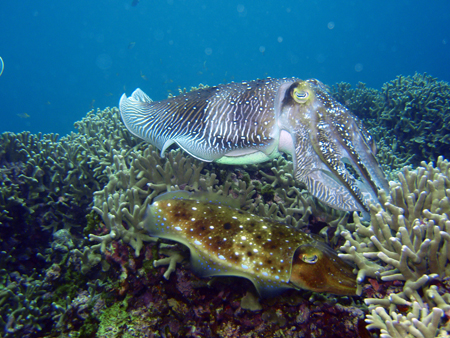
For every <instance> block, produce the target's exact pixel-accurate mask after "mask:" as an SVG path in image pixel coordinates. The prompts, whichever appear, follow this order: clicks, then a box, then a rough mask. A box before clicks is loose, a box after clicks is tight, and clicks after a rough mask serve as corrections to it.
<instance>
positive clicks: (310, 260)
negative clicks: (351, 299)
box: [289, 242, 356, 295]
mask: <svg viewBox="0 0 450 338" xmlns="http://www.w3.org/2000/svg"><path fill="white" fill-rule="evenodd" d="M289 282H290V283H292V284H293V285H294V286H296V287H298V288H301V289H307V290H311V291H316V292H328V293H333V294H336V295H355V294H356V276H355V274H353V267H352V266H351V265H350V264H348V263H347V262H345V261H343V260H342V259H340V258H339V257H338V255H337V254H336V252H334V251H333V250H332V249H331V248H329V247H328V246H327V245H326V244H324V243H322V242H316V243H313V244H304V245H301V246H300V247H298V248H297V250H296V251H295V254H294V257H293V259H292V268H291V276H290V279H289Z"/></svg>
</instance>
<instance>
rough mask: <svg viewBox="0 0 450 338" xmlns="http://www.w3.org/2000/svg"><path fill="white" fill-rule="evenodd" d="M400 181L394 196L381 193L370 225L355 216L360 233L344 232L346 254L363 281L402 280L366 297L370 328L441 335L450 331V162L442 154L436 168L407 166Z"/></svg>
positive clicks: (394, 333)
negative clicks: (355, 266) (370, 279)
mask: <svg viewBox="0 0 450 338" xmlns="http://www.w3.org/2000/svg"><path fill="white" fill-rule="evenodd" d="M398 180H399V182H391V184H390V189H391V191H390V195H389V196H387V195H386V194H383V193H382V194H381V195H380V203H381V205H379V204H378V205H376V206H375V205H371V222H370V224H364V223H363V222H361V221H360V220H359V218H358V216H357V215H354V219H355V224H356V226H355V228H356V231H354V232H353V233H350V232H344V233H343V236H344V237H345V239H346V242H345V244H344V245H343V246H342V247H341V250H342V251H344V252H346V254H342V255H341V256H342V257H345V258H347V259H351V260H353V261H354V262H355V264H356V265H357V266H358V278H357V279H358V282H359V283H362V282H363V281H364V279H365V277H370V278H374V279H377V280H378V283H382V282H393V281H402V282H401V283H398V284H397V285H396V287H392V288H390V289H389V290H388V291H387V292H379V293H376V294H375V295H376V297H373V298H371V297H368V298H366V299H365V303H366V304H367V305H369V310H370V311H371V314H370V315H368V316H367V320H366V321H367V322H368V323H369V325H368V328H369V329H381V332H382V333H383V335H384V336H385V337H404V336H405V334H406V333H407V334H409V335H411V336H415V337H416V336H417V335H416V334H417V332H420V333H421V334H422V336H423V337H435V335H436V332H437V330H441V334H442V332H445V330H449V329H450V325H449V323H444V321H443V320H442V321H441V317H443V315H444V313H445V315H446V316H448V315H449V314H450V312H449V311H450V296H449V291H450V288H449V285H448V280H449V277H450V270H449V264H448V263H449V260H450V235H449V233H450V220H449V218H450V163H449V162H448V161H447V160H444V159H443V157H439V158H438V161H437V163H436V165H435V166H434V165H433V163H432V162H430V163H426V162H422V166H421V167H418V168H417V169H416V170H410V169H408V168H407V167H404V168H403V170H402V173H400V174H399V175H398ZM378 288H380V286H378ZM360 291H362V290H360ZM380 295H383V296H384V297H380ZM403 313H407V314H406V315H404V314H403Z"/></svg>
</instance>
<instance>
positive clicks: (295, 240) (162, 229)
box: [144, 191, 356, 297]
mask: <svg viewBox="0 0 450 338" xmlns="http://www.w3.org/2000/svg"><path fill="white" fill-rule="evenodd" d="M144 224H145V229H146V230H147V231H148V232H149V234H150V235H151V236H154V237H159V238H164V239H168V240H172V241H175V242H179V243H182V244H184V245H185V246H187V247H188V248H189V250H190V254H191V258H190V259H191V267H192V269H193V270H194V272H195V273H196V274H197V275H199V276H201V277H209V276H238V277H244V278H247V279H249V280H250V281H252V282H253V284H254V285H255V287H256V289H257V290H258V293H259V294H260V295H261V296H262V297H268V296H274V295H277V294H279V293H280V292H282V291H284V290H285V289H291V288H294V289H307V290H311V291H316V292H328V293H333V294H338V295H355V293H356V277H355V275H354V274H353V271H352V270H353V268H352V266H351V265H350V264H349V263H347V262H345V261H344V260H342V259H341V258H339V257H338V255H337V253H336V252H335V251H334V250H332V249H331V248H330V247H328V246H327V245H326V244H324V243H322V242H320V241H317V240H315V239H313V238H312V237H311V236H310V235H309V234H306V233H304V232H302V231H299V230H297V229H295V228H293V227H291V226H288V225H287V224H284V223H281V222H277V221H274V220H271V219H268V218H262V217H259V216H256V215H253V214H250V213H248V212H245V211H242V210H240V209H238V208H236V207H235V206H233V205H232V199H230V198H228V199H225V198H224V197H218V196H217V195H213V194H209V193H199V192H196V193H189V192H187V191H176V192H169V193H166V194H163V195H161V196H158V197H157V198H155V200H154V202H153V204H151V205H149V206H148V207H147V214H146V218H145V222H144Z"/></svg>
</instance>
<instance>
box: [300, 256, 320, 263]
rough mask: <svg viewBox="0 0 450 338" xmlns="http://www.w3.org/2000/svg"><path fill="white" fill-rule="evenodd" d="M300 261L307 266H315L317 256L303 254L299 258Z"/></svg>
mask: <svg viewBox="0 0 450 338" xmlns="http://www.w3.org/2000/svg"><path fill="white" fill-rule="evenodd" d="M301 258H302V261H303V262H305V263H308V264H316V263H317V261H318V260H319V256H317V255H307V254H303V255H302V256H301Z"/></svg>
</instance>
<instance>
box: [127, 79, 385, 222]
mask: <svg viewBox="0 0 450 338" xmlns="http://www.w3.org/2000/svg"><path fill="white" fill-rule="evenodd" d="M119 107H120V113H121V116H122V119H123V122H124V123H125V126H126V127H127V128H128V130H129V131H130V132H131V133H132V134H134V135H136V136H138V137H140V138H142V139H144V140H145V141H147V142H149V143H151V144H153V145H154V146H156V147H157V148H159V149H161V153H162V154H164V151H165V150H166V149H167V148H168V147H170V146H171V145H172V144H177V145H178V146H180V147H181V148H183V149H184V150H185V151H186V152H187V153H189V154H190V155H192V156H193V157H195V158H197V159H199V160H202V161H207V162H212V161H214V162H217V163H224V164H237V165H240V164H252V163H260V162H264V161H267V160H270V159H273V158H276V157H278V156H280V154H281V153H287V154H290V155H291V156H292V162H293V164H294V172H293V174H294V178H295V179H296V180H297V181H298V182H302V183H303V184H305V185H306V187H307V189H308V191H309V192H310V193H311V194H312V195H313V196H315V197H317V198H318V199H320V200H321V201H322V202H323V203H325V204H327V205H329V206H331V207H333V208H336V209H340V210H345V211H354V210H359V211H361V212H363V213H364V215H365V216H367V215H368V212H369V207H368V205H369V203H370V201H372V202H378V196H377V194H378V189H384V190H385V191H386V192H388V191H389V186H388V183H387V180H386V178H385V176H384V173H383V171H382V170H381V167H380V165H379V164H378V162H377V160H376V158H375V153H376V145H375V142H374V140H373V138H372V137H371V135H370V134H369V132H368V131H367V130H366V128H365V127H364V126H363V124H362V122H361V121H360V120H359V119H358V118H357V117H356V116H355V115H354V114H353V113H352V112H350V111H349V110H348V109H347V108H346V107H344V106H343V105H342V104H340V103H339V102H338V101H337V100H335V99H334V98H333V97H332V96H331V95H330V94H329V92H328V90H327V88H326V87H325V86H324V85H323V84H322V83H321V82H320V81H318V80H315V79H309V80H300V79H298V78H283V79H272V78H267V79H263V80H255V81H249V82H241V83H230V84H223V85H218V86H214V87H208V88H201V89H198V90H194V91H191V92H189V93H182V94H180V95H178V96H176V97H173V98H170V99H166V100H162V101H152V100H151V99H150V97H148V96H147V95H146V94H145V93H144V92H143V91H141V90H140V89H136V90H135V91H134V92H133V94H132V95H131V96H130V97H127V96H126V95H125V94H124V95H122V98H121V99H120V104H119Z"/></svg>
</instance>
